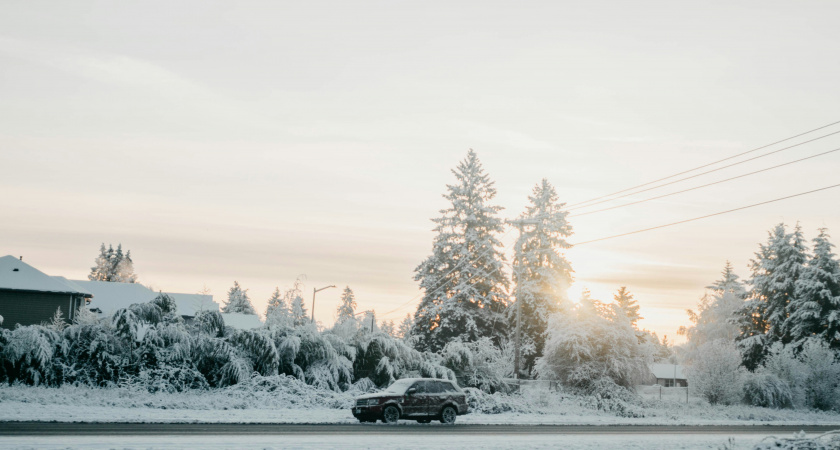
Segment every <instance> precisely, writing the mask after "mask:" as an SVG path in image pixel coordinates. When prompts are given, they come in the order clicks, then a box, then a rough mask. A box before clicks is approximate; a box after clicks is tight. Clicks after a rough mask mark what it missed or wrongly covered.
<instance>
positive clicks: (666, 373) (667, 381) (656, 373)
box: [648, 364, 688, 387]
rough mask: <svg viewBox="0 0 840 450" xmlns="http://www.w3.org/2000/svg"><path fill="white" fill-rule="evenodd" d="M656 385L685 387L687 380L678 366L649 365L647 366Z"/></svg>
mask: <svg viewBox="0 0 840 450" xmlns="http://www.w3.org/2000/svg"><path fill="white" fill-rule="evenodd" d="M648 367H649V368H650V372H651V373H652V374H653V377H654V378H655V379H656V384H658V385H660V386H663V387H686V386H688V378H687V377H686V376H685V372H684V371H683V367H682V366H681V365H679V364H650V365H649V366H648Z"/></svg>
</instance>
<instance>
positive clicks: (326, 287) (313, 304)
mask: <svg viewBox="0 0 840 450" xmlns="http://www.w3.org/2000/svg"><path fill="white" fill-rule="evenodd" d="M334 287H335V286H334V285H332V284H331V285H329V286H324V287H322V288H321V289H315V288H312V323H315V294H317V293H319V292H321V291H323V290H324V289H329V288H334Z"/></svg>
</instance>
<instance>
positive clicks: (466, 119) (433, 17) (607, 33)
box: [0, 0, 840, 339]
mask: <svg viewBox="0 0 840 450" xmlns="http://www.w3.org/2000/svg"><path fill="white" fill-rule="evenodd" d="M454 3H457V5H455V4H454ZM837 17H840V5H838V4H837V3H836V2H829V1H823V2H820V1H814V2H770V1H756V2H733V1H704V2H692V4H688V2H673V1H659V2H651V1H634V2H620V1H612V2H599V1H589V2H488V1H482V2H450V1H447V2H432V1H424V2H397V1H383V2H340V1H339V2H318V1H310V2H276V1H272V2H247V1H240V2H209V1H196V2H187V1H183V2H172V1H162V2H148V1H144V2H127V1H124V2H84V1H74V2H39V1H31V0H27V1H9V0H7V1H4V2H3V3H2V5H0V237H1V238H0V254H13V255H16V256H19V255H23V256H24V259H25V260H26V261H27V262H29V263H30V264H33V265H34V266H35V267H37V268H39V269H41V270H43V271H45V272H47V273H48V274H51V275H63V276H66V277H68V278H84V277H86V276H87V273H88V272H89V270H90V267H91V266H92V265H93V262H94V258H95V257H96V255H97V252H98V248H99V244H100V243H102V242H105V243H106V244H107V243H113V244H114V245H116V244H117V243H122V244H123V247H124V248H127V249H130V250H131V252H132V256H133V257H134V260H135V268H136V271H137V272H138V274H139V277H140V280H139V281H140V282H142V283H144V284H151V285H153V286H154V287H155V288H158V289H164V290H169V291H176V292H197V291H199V290H201V289H202V288H203V287H204V286H205V285H206V286H207V287H209V288H210V289H211V291H212V293H213V294H214V296H215V299H216V300H217V301H220V302H221V301H222V300H223V299H224V298H225V292H226V291H227V289H228V288H229V287H230V286H231V285H232V284H233V281H234V280H238V281H239V282H240V284H242V285H243V286H244V287H246V288H249V289H250V291H249V294H250V295H251V298H252V299H253V302H254V304H255V306H256V308H257V309H258V310H259V311H260V312H262V311H264V308H265V302H266V300H267V298H268V297H269V295H270V293H271V291H272V290H273V288H274V287H275V286H280V287H281V288H283V287H287V286H289V285H290V284H291V283H292V282H293V280H294V279H295V277H296V276H297V275H299V274H305V275H306V290H307V301H308V302H309V301H311V289H312V288H313V287H321V286H323V285H327V284H336V285H338V286H339V287H343V286H345V285H349V286H351V287H352V288H353V289H354V291H355V292H356V296H357V300H358V304H359V309H360V310H363V309H369V308H374V309H376V310H377V311H378V312H380V313H384V312H386V311H390V310H392V309H394V308H396V307H397V306H400V305H406V306H404V307H403V308H402V309H400V310H398V311H396V312H394V313H392V314H391V315H390V316H388V318H394V319H396V320H399V319H400V318H401V317H402V316H404V315H405V314H406V313H408V312H412V313H413V311H414V306H415V305H416V301H414V302H410V301H409V300H410V299H412V298H413V297H415V296H416V295H417V294H418V292H419V291H418V287H417V283H416V282H415V281H414V280H413V275H414V273H413V270H414V268H415V267H416V266H417V265H418V264H419V263H420V262H421V261H422V260H423V259H424V258H425V257H427V256H428V255H429V253H430V251H431V244H432V239H433V233H432V232H431V229H432V227H433V224H432V223H431V222H430V220H429V219H431V218H432V217H435V216H437V214H438V210H439V209H441V208H443V207H445V206H446V204H445V200H443V199H442V198H441V194H443V193H444V191H445V185H446V184H447V183H451V182H452V181H453V179H454V178H453V176H452V174H451V173H450V169H452V168H454V167H455V165H456V164H457V163H458V161H459V160H461V159H463V158H464V157H465V155H466V153H467V150H468V149H469V148H473V149H475V150H476V152H477V153H478V156H479V158H480V159H481V161H482V162H483V164H484V167H485V169H486V170H487V172H488V173H489V175H490V176H491V178H492V179H494V180H495V181H496V187H497V189H498V192H499V196H498V197H497V202H498V204H500V205H501V206H504V207H505V208H506V209H505V210H504V211H503V213H502V214H503V215H504V216H505V217H513V216H516V215H518V214H520V213H521V211H522V210H523V208H524V206H525V203H526V201H527V195H528V193H529V192H530V190H531V189H532V187H533V186H534V184H536V183H537V182H538V181H539V180H540V179H541V178H543V177H545V178H547V179H548V180H549V181H550V182H551V183H553V184H554V185H555V186H556V188H557V190H558V192H559V193H560V196H561V199H562V200H563V201H567V202H568V203H575V202H580V201H583V200H587V199H589V198H592V197H596V196H600V195H603V194H606V193H609V192H612V191H615V190H618V189H622V188H625V187H629V186H633V185H636V184H639V183H642V182H646V181H650V180H652V179H656V178H659V177H661V176H665V175H670V174H671V173H674V172H678V171H681V170H684V169H687V168H690V167H693V166H696V165H700V164H703V163H706V162H710V161H714V160H716V159H720V158H724V157H727V156H730V155H732V154H735V153H738V152H741V151H746V150H749V149H751V148H755V147H758V146H760V145H763V144H767V143H770V142H773V141H775V140H778V139H782V138H785V137H788V136H791V135H795V134H797V133H800V132H802V131H806V130H809V129H812V128H816V127H818V126H821V125H825V124H828V123H831V122H834V121H837V120H840V89H837V80H838V79H840V58H838V42H840V28H838V27H837V21H836V19H837ZM838 130H840V126H837V127H834V128H831V129H826V130H824V131H822V132H817V133H815V134H814V137H818V136H821V135H823V134H826V133H829V132H833V131H838ZM803 139H804V138H803ZM794 142H797V141H794ZM837 147H840V135H837V136H833V137H829V138H826V139H823V140H820V141H818V142H814V143H813V144H809V145H807V146H802V147H798V148H795V149H790V150H787V151H784V152H780V153H779V154H777V155H774V156H772V157H767V158H763V159H760V160H757V161H755V162H751V163H749V164H744V165H742V166H738V167H733V168H731V169H727V170H724V171H721V172H718V173H715V174H712V175H708V176H706V177H702V178H698V179H697V180H692V181H687V182H685V183H683V184H680V185H675V186H674V187H673V190H677V188H681V187H690V186H694V185H698V184H703V182H709V181H715V180H717V179H721V178H726V177H729V176H734V175H737V174H741V173H745V172H748V171H751V170H756V169H760V168H763V167H767V166H771V165H774V164H779V163H782V162H785V161H789V160H793V159H797V158H801V157H804V156H808V155H811V154H815V153H819V152H821V151H826V150H830V149H833V148H837ZM774 148H781V147H774ZM839 161H840V153H835V154H831V155H826V156H823V157H820V158H816V159H814V160H811V161H806V162H803V163H798V164H794V165H791V166H789V167H786V168H782V169H776V170H773V171H769V172H766V173H763V174H759V175H754V176H750V177H745V178H743V179H740V180H737V181H733V182H730V183H724V184H720V185H717V186H714V187H712V188H707V189H701V190H697V191H694V192H691V193H688V194H684V195H679V196H674V197H670V198H668V199H663V200H659V201H653V202H648V203H644V204H641V205H637V206H631V207H627V208H622V209H618V210H614V211H608V212H603V213H598V214H592V215H587V216H581V217H579V218H574V217H573V218H571V219H570V220H571V222H572V225H573V226H574V229H575V235H574V236H573V237H572V239H571V240H572V241H573V242H582V241H586V240H589V239H595V238H599V237H603V236H609V235H612V234H618V233H623V232H626V231H632V230H635V229H639V228H646V227H650V226H655V225H660V224H664V223H668V222H673V221H678V220H682V219H686V218H690V217H695V216H700V215H704V214H708V213H713V212H717V211H722V210H726V209H731V208H735V207H738V206H742V205H746V204H751V203H756V202H760V201H763V200H768V199H772V198H776V197H781V196H785V195H790V194H794V193H798V192H802V191H807V190H810V189H815V188H819V187H823V186H827V185H831V184H836V183H838V182H840V181H838V176H837V174H838V169H840V163H838V162H839ZM669 189H670V188H665V189H663V190H662V191H661V193H665V192H669V191H670V190H669ZM654 193H660V191H655V192H653V193H650V194H640V195H639V196H638V197H634V198H639V199H641V198H646V197H647V196H649V195H653V194H654ZM838 198H840V190H835V191H825V192H822V193H817V194H813V195H810V196H806V197H801V198H798V199H794V200H789V201H786V202H780V203H774V204H772V205H766V206H762V207H758V208H754V209H750V210H746V211H741V212H738V213H733V214H727V215H723V216H719V217H715V218H711V219H707V220H704V221H699V222H693V223H691V224H685V225H680V226H675V227H672V228H666V229H661V230H657V231H653V232H649V233H645V234H638V235H634V236H628V237H624V238H618V239H614V240H608V241H603V242H599V243H593V244H590V245H585V246H581V247H579V248H575V249H573V250H572V251H570V252H569V254H568V256H569V258H570V260H571V262H572V265H573V267H574V268H575V270H576V275H575V276H576V283H575V286H574V287H573V289H572V295H577V294H578V293H579V292H580V289H581V288H582V287H583V286H587V287H589V289H591V290H592V291H593V293H594V294H595V297H596V298H600V299H602V300H611V295H612V292H614V291H615V290H616V289H617V288H618V287H619V286H621V285H627V286H628V288H629V289H630V291H631V292H633V293H635V294H636V298H637V299H638V300H639V303H640V304H641V306H642V310H641V312H642V315H643V316H645V317H646V319H645V320H643V321H642V322H641V325H642V326H644V327H647V328H650V329H653V330H655V331H657V332H658V333H659V334H660V336H661V335H662V334H667V335H668V336H669V338H672V339H673V338H674V337H675V336H674V332H675V330H676V328H677V327H678V326H679V325H682V324H686V322H687V318H686V315H685V309H686V308H691V307H694V305H695V304H696V303H697V301H698V299H699V297H700V296H701V295H702V294H703V287H704V286H705V285H707V284H709V283H710V282H712V281H713V280H715V279H716V278H717V276H718V273H719V272H720V270H721V268H722V267H723V265H724V262H725V261H726V260H727V259H729V260H731V261H732V262H733V264H734V265H735V268H736V270H737V272H738V274H739V275H741V276H742V277H747V276H748V275H749V273H748V269H747V264H748V261H749V259H750V258H751V257H752V254H753V252H754V251H755V250H756V249H757V243H758V242H761V241H764V240H765V238H766V231H767V230H769V229H770V228H771V227H772V226H773V225H774V224H776V223H778V222H780V221H785V222H787V223H790V224H793V223H795V222H796V221H797V220H799V221H801V223H802V225H803V227H804V229H805V232H806V236H807V237H808V238H809V239H810V238H813V237H814V236H815V235H816V229H817V228H818V227H822V226H826V227H829V229H830V230H831V231H833V233H834V235H835V236H836V237H835V239H834V241H835V242H840V206H838V201H837V200H838ZM609 205H612V204H609ZM609 205H603V206H609ZM514 237H515V236H514V233H510V234H509V235H507V237H506V238H505V239H504V241H505V243H507V244H509V243H510V242H512V240H513V239H514ZM339 294H340V290H339V289H334V290H327V291H324V292H321V293H319V294H318V303H317V305H316V317H317V318H318V319H319V320H321V321H323V322H324V323H325V324H329V323H331V322H332V320H333V317H334V314H335V308H336V306H337V303H338V297H339Z"/></svg>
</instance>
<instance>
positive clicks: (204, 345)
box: [0, 295, 455, 393]
mask: <svg viewBox="0 0 840 450" xmlns="http://www.w3.org/2000/svg"><path fill="white" fill-rule="evenodd" d="M80 317H82V318H83V320H80V321H78V322H77V323H75V324H72V325H70V326H65V325H64V324H63V323H61V324H60V325H61V326H60V327H59V326H58V325H57V324H52V325H31V326H22V327H18V328H16V329H14V330H0V381H5V382H9V383H14V382H21V383H25V384H31V385H48V386H57V385H64V384H74V385H90V386H114V385H124V386H134V387H138V386H143V387H144V388H145V389H147V390H148V391H150V392H158V391H163V392H170V393H171V392H181V391H187V390H193V389H206V388H209V387H213V388H224V387H228V386H235V385H241V386H253V383H254V382H255V380H257V381H258V382H259V384H260V386H263V385H267V384H266V383H268V384H271V383H275V384H276V383H286V384H288V381H287V380H286V378H284V377H287V378H288V377H291V378H294V379H296V380H299V381H301V382H303V383H305V384H307V385H310V386H313V387H315V388H318V389H320V390H331V391H346V390H354V389H356V388H361V390H363V391H368V390H370V389H371V387H372V386H378V387H383V386H387V385H388V384H390V383H391V382H393V381H394V380H395V379H398V378H401V377H403V376H406V375H407V374H417V375H420V376H428V377H439V378H449V379H453V380H454V379H455V376H454V373H453V372H452V371H451V370H450V369H447V368H446V367H444V366H442V365H441V364H440V356H438V355H433V354H426V353H421V352H418V351H416V350H414V349H412V348H411V347H409V346H408V345H407V344H406V343H405V342H404V341H402V340H399V339H395V338H393V337H391V336H390V335H388V334H386V333H383V332H378V331H377V332H371V331H370V330H368V329H364V328H359V329H357V330H355V332H354V333H349V334H348V333H333V332H331V331H330V330H327V331H319V330H317V329H316V328H315V326H314V325H313V324H311V323H308V322H306V323H302V324H300V325H298V326H292V325H291V324H287V325H285V326H271V327H266V328H261V329H256V330H236V329H233V328H230V327H226V326H225V324H224V320H223V318H222V316H221V315H220V314H219V313H218V312H200V313H199V314H197V315H196V317H195V319H194V320H193V322H192V323H191V324H186V323H185V322H184V321H183V319H181V317H180V316H178V315H177V311H176V310H175V303H174V302H172V301H171V299H170V298H169V297H168V296H166V295H161V296H160V297H158V298H156V299H155V300H153V301H151V302H149V303H141V304H134V305H131V306H130V307H128V308H124V309H120V310H119V311H117V312H116V313H114V315H113V316H112V317H110V318H105V319H95V318H91V317H89V315H86V314H81V315H80ZM345 331H346V330H345ZM278 377H279V378H278ZM272 380H274V381H272ZM278 380H279V381H278Z"/></svg>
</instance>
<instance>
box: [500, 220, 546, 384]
mask: <svg viewBox="0 0 840 450" xmlns="http://www.w3.org/2000/svg"><path fill="white" fill-rule="evenodd" d="M505 222H507V223H508V224H510V225H513V226H515V227H517V228H519V237H520V238H521V237H522V229H523V228H524V227H525V225H536V224H538V223H539V219H517V220H506V221H505ZM515 270H516V269H515V268H514V271H515ZM515 296H516V337H515V339H514V342H513V346H514V353H513V377H514V378H516V379H517V380H518V379H519V353H520V349H521V347H522V346H521V344H520V342H521V337H520V336H521V335H522V296H521V295H519V285H518V284H517V286H516V294H515Z"/></svg>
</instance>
